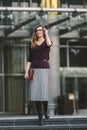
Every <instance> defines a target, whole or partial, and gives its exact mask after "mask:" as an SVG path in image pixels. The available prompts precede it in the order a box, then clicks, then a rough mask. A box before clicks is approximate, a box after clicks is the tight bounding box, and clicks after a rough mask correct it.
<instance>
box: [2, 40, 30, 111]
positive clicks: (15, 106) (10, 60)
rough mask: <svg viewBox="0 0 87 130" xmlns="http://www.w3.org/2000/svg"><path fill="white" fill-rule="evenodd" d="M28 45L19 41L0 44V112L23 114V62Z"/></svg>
mask: <svg viewBox="0 0 87 130" xmlns="http://www.w3.org/2000/svg"><path fill="white" fill-rule="evenodd" d="M27 46H28V45H27V44H26V43H24V44H21V41H20V40H12V39H11V40H3V41H2V42H1V43H0V50H1V51H0V59H1V63H2V64H0V111H1V112H4V111H5V112H13V113H14V112H19V113H23V112H24V105H25V79H24V70H25V61H27V59H26V55H27V53H28V47H27Z"/></svg>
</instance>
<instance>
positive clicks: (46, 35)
mask: <svg viewBox="0 0 87 130" xmlns="http://www.w3.org/2000/svg"><path fill="white" fill-rule="evenodd" d="M44 31H45V32H44V33H45V38H46V42H47V46H51V45H52V41H51V39H50V37H49V34H48V30H47V29H46V28H45V29H44Z"/></svg>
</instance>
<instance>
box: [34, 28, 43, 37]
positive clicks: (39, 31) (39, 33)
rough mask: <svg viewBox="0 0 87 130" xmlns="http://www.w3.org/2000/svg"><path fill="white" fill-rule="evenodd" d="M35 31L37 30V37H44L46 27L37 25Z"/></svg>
mask: <svg viewBox="0 0 87 130" xmlns="http://www.w3.org/2000/svg"><path fill="white" fill-rule="evenodd" d="M35 32H36V36H37V37H43V36H44V29H43V27H37V28H36V30H35Z"/></svg>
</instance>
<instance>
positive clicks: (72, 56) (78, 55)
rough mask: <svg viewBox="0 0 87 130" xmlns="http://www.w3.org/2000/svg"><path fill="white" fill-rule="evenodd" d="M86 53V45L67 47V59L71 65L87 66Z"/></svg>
mask: <svg viewBox="0 0 87 130" xmlns="http://www.w3.org/2000/svg"><path fill="white" fill-rule="evenodd" d="M86 55H87V46H84V47H82V48H80V47H77V48H75V47H70V49H69V61H70V66H71V67H72V66H73V67H87V60H86V59H85V56H86Z"/></svg>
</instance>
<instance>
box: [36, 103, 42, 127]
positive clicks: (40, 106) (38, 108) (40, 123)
mask: <svg viewBox="0 0 87 130" xmlns="http://www.w3.org/2000/svg"><path fill="white" fill-rule="evenodd" d="M35 104H36V109H37V112H38V117H39V125H42V124H43V119H42V118H43V114H42V102H40V101H36V102H35Z"/></svg>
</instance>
